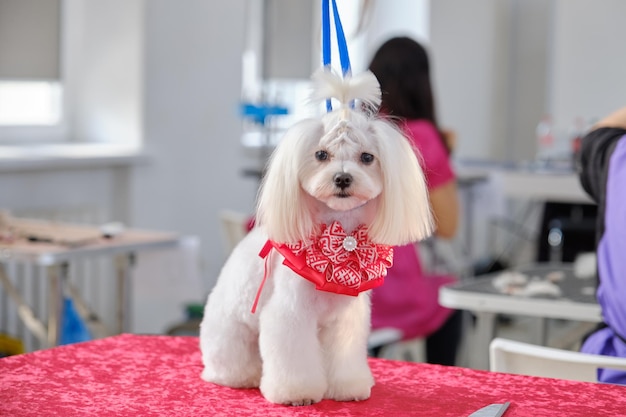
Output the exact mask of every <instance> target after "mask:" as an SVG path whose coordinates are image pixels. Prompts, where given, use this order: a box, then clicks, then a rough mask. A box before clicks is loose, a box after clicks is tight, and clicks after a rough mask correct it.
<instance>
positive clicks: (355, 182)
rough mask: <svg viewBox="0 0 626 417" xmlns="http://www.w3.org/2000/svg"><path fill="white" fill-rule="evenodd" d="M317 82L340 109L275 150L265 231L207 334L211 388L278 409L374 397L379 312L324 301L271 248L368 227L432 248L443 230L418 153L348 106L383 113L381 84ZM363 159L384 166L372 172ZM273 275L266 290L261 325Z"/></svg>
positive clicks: (258, 230)
mask: <svg viewBox="0 0 626 417" xmlns="http://www.w3.org/2000/svg"><path fill="white" fill-rule="evenodd" d="M313 79H314V84H315V97H316V98H318V99H325V98H329V97H334V98H337V99H338V100H339V102H340V103H341V106H340V108H339V109H337V110H335V111H333V112H330V113H327V114H325V115H324V116H322V117H321V118H312V119H307V120H304V121H301V122H299V123H297V124H295V125H294V126H293V127H291V128H290V129H289V130H288V132H287V133H286V135H285V136H284V138H283V139H282V141H281V143H280V145H279V146H278V147H277V148H276V150H275V152H274V153H273V155H272V158H271V160H270V163H269V166H268V171H267V173H266V175H265V177H264V181H263V184H262V187H261V190H260V194H259V198H258V207H257V224H258V226H257V227H255V228H254V229H253V230H252V231H251V232H250V233H249V234H248V235H247V237H246V238H245V239H244V240H243V241H242V242H241V243H240V244H239V245H238V246H237V247H236V248H235V249H234V251H233V253H232V254H231V256H230V257H229V259H228V260H227V262H226V264H225V265H224V267H223V269H222V272H221V274H220V277H219V279H218V282H217V284H216V285H215V287H214V289H213V291H212V292H211V294H210V295H209V298H208V300H207V305H206V307H205V311H204V319H203V321H202V324H201V327H200V347H201V350H202V361H203V364H204V371H203V373H202V378H203V379H205V380H207V381H210V382H214V383H217V384H221V385H226V386H230V387H241V388H248V387H260V389H261V392H262V394H263V395H264V396H265V398H266V399H268V400H269V401H271V402H274V403H279V404H291V405H306V404H312V403H315V402H318V401H320V400H322V399H323V398H329V399H334V400H339V401H352V400H364V399H367V398H369V396H370V390H371V387H372V386H373V384H374V380H373V377H372V374H371V372H370V369H369V366H368V363H367V338H368V334H369V329H370V301H369V294H368V293H367V292H364V293H361V294H360V295H359V296H357V297H352V296H348V295H338V294H334V293H329V292H323V291H318V290H316V289H315V286H314V285H313V284H312V283H310V282H309V281H307V280H306V279H304V278H302V277H300V276H298V275H297V274H296V273H294V272H293V271H292V270H291V269H289V268H288V267H285V266H284V265H282V261H283V258H282V256H281V255H279V254H278V253H276V252H275V251H273V252H272V253H271V254H270V257H269V258H268V262H267V265H265V263H264V260H263V259H261V258H260V257H259V255H258V254H259V251H260V250H261V248H262V247H263V245H264V244H265V242H266V241H267V239H268V238H269V239H272V240H274V241H276V242H279V243H295V242H298V241H304V242H306V241H308V239H310V237H311V236H312V234H314V233H316V232H317V231H318V228H319V226H320V225H321V224H330V223H331V222H333V221H335V220H337V221H339V222H341V224H342V226H343V228H344V229H345V230H346V232H348V233H350V232H351V231H352V230H354V229H355V228H356V227H357V226H359V225H360V224H366V225H367V226H368V227H369V237H370V239H371V240H372V241H373V242H375V243H379V244H386V245H400V244H405V243H408V242H411V241H416V240H419V239H422V238H424V237H426V236H427V235H429V234H430V232H431V229H432V219H431V214H430V206H429V202H428V194H427V189H426V186H425V183H424V177H423V173H422V171H421V168H420V165H419V161H418V159H417V157H416V154H415V152H414V149H413V148H412V147H411V145H410V142H409V141H408V140H407V139H406V138H405V137H404V136H403V135H402V133H400V131H399V130H398V129H396V128H395V127H394V126H393V125H392V124H391V123H389V122H388V121H386V120H384V119H382V118H378V117H374V116H371V115H369V114H366V113H365V112H361V111H359V107H358V106H357V107H356V108H357V110H355V109H353V108H351V107H350V105H349V103H350V102H351V101H352V100H355V99H360V100H361V101H362V102H364V103H366V104H369V105H377V104H378V103H379V101H380V90H379V87H378V82H377V80H376V78H375V77H374V75H373V74H371V73H369V72H367V73H365V74H363V75H361V76H359V77H355V78H351V79H348V80H342V79H341V78H340V77H338V76H336V75H334V74H332V73H330V72H319V73H317V74H316V75H314V78H313ZM318 151H325V152H326V155H327V158H326V159H323V157H322V158H320V154H317V155H316V153H317V152H318ZM364 154H370V155H373V156H374V158H373V162H370V163H367V161H368V157H367V156H365V157H364V156H363V155H364ZM322 155H323V154H322ZM320 159H321V160H320ZM338 173H347V174H350V175H351V179H352V181H351V183H350V185H349V186H348V187H347V188H345V190H343V191H342V189H341V188H340V187H338V186H337V185H336V184H335V180H334V178H335V176H336V174H338ZM344 185H345V184H344ZM266 268H267V269H266ZM264 273H267V274H268V277H267V282H266V283H265V285H264V287H263V289H262V293H261V297H260V299H259V304H258V308H257V311H256V313H255V314H253V313H251V311H250V309H251V306H252V305H253V301H254V299H255V296H256V293H257V290H258V288H259V286H260V284H261V281H262V279H263V276H264Z"/></svg>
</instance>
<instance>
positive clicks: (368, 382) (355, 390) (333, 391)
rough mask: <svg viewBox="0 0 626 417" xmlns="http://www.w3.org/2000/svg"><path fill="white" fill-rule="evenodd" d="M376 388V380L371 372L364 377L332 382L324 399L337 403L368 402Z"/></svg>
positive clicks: (339, 379) (340, 379)
mask: <svg viewBox="0 0 626 417" xmlns="http://www.w3.org/2000/svg"><path fill="white" fill-rule="evenodd" d="M373 386H374V378H373V377H372V374H371V373H370V372H367V373H366V374H364V375H362V376H360V377H359V376H351V377H346V378H338V379H336V380H335V381H333V382H331V384H330V386H329V387H328V391H327V392H326V394H324V398H328V399H331V400H335V401H363V400H367V399H368V398H369V397H370V395H371V392H372V387H373Z"/></svg>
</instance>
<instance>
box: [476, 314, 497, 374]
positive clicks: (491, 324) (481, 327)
mask: <svg viewBox="0 0 626 417" xmlns="http://www.w3.org/2000/svg"><path fill="white" fill-rule="evenodd" d="M495 333H496V314H495V313H490V312H484V311H480V312H477V313H476V334H475V340H474V352H475V355H476V357H475V361H476V364H475V366H474V367H475V368H476V369H489V343H491V341H492V340H493V338H494V337H495Z"/></svg>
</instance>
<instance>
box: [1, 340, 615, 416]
mask: <svg viewBox="0 0 626 417" xmlns="http://www.w3.org/2000/svg"><path fill="white" fill-rule="evenodd" d="M370 365H371V367H372V372H373V373H374V377H375V379H376V385H375V386H374V388H373V389H372V396H371V398H370V399H369V400H366V401H361V402H336V401H331V400H324V401H322V402H320V403H317V404H314V405H311V406H305V407H287V406H280V405H275V404H271V403H269V402H267V401H266V400H265V399H264V398H263V397H262V396H261V394H260V392H259V390H258V389H246V390H238V389H232V388H225V387H221V386H218V385H214V384H211V383H208V382H205V381H203V380H201V379H200V372H201V371H202V364H201V361H200V350H199V348H198V339H197V338H195V337H171V336H138V335H121V336H116V337H110V338H106V339H100V340H95V341H91V342H85V343H79V344H75V345H66V346H61V347H58V348H54V349H49V350H42V351H38V352H35V353H30V354H25V355H18V356H11V357H8V358H4V359H0V415H2V416H12V417H21V416H47V417H54V416H63V417H72V416H120V417H124V416H142V417H151V416H180V417H185V416H193V417H197V416H244V417H245V416H264V417H290V416H301V417H305V416H307V417H308V416H311V417H316V416H329V415H332V416H370V417H377V416H381V417H382V416H384V417H390V416H394V417H395V416H428V417H434V416H436V417H447V416H449V417H462V416H468V415H469V414H471V413H472V412H474V411H476V410H477V409H479V408H481V407H484V406H485V405H489V404H491V403H503V402H505V401H510V402H511V406H510V407H509V409H508V410H507V411H506V413H505V415H504V417H529V416H533V417H554V416H568V417H583V416H584V417H590V416H626V387H623V386H618V385H606V384H592V383H584V382H572V381H563V380H557V379H546V378H536V377H527V376H520V375H508V374H499V373H491V372H486V371H476V370H471V369H464V368H457V367H445V366H439V365H429V364H412V363H404V362H395V361H387V360H382V359H372V360H371V361H370Z"/></svg>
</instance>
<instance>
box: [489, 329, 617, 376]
mask: <svg viewBox="0 0 626 417" xmlns="http://www.w3.org/2000/svg"><path fill="white" fill-rule="evenodd" d="M598 368H609V369H623V370H625V371H626V358H616V357H613V356H603V355H591V354H588V353H582V352H575V351H569V350H562V349H556V348H551V347H546V346H538V345H532V344H529V343H523V342H518V341H515V340H508V339H502V338H495V339H493V340H492V341H491V344H490V345H489V369H490V370H491V371H494V372H506V373H510V374H521V375H532V376H541V377H547V378H560V379H569V380H574V381H586V382H598V378H597V370H598Z"/></svg>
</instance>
